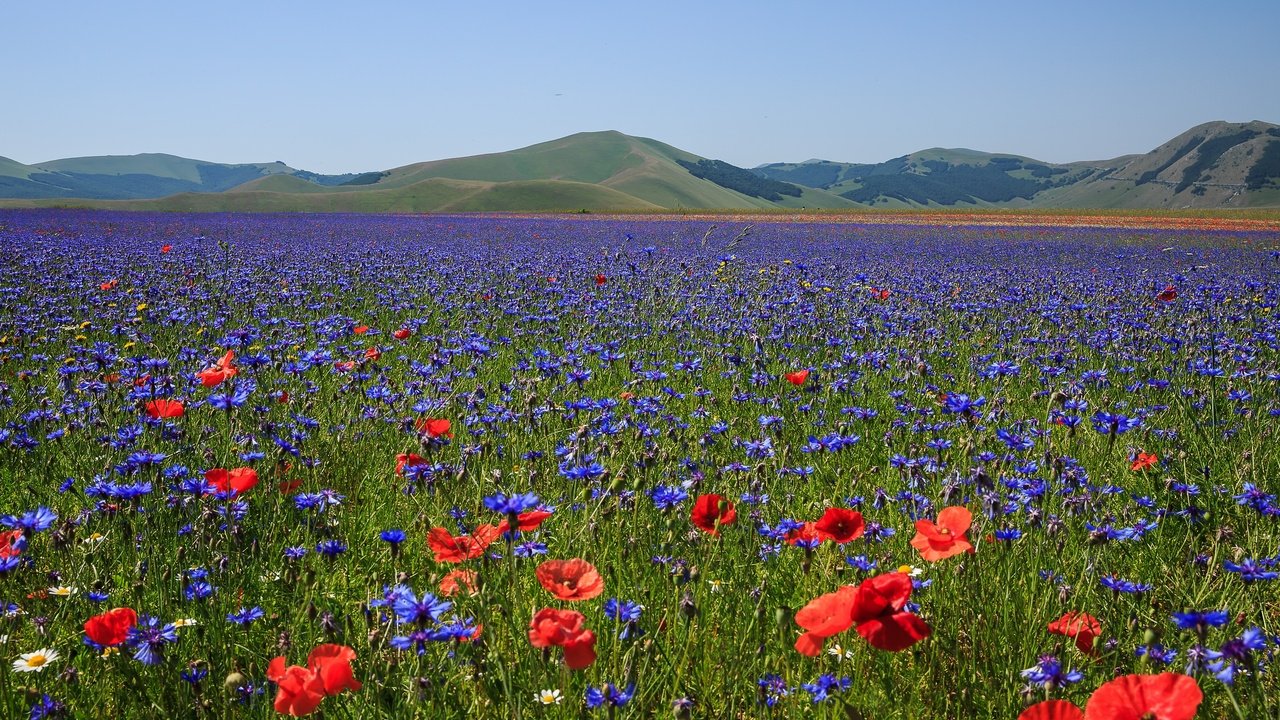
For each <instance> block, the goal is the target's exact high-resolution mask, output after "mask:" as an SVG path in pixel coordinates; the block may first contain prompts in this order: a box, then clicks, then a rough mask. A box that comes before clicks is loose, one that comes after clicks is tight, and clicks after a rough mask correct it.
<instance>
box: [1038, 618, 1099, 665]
mask: <svg viewBox="0 0 1280 720" xmlns="http://www.w3.org/2000/svg"><path fill="white" fill-rule="evenodd" d="M1049 632H1051V633H1053V634H1055V635H1066V636H1067V637H1069V638H1075V641H1076V647H1078V648H1080V652H1082V653H1084V654H1086V655H1096V654H1097V652H1096V651H1095V650H1094V649H1093V641H1094V638H1096V637H1098V636H1099V635H1101V634H1102V623H1100V622H1098V619H1097V618H1096V617H1094V616H1092V615H1090V614H1088V613H1082V612H1080V613H1078V612H1069V613H1066V614H1064V615H1063V616H1062V617H1060V618H1058V619H1057V620H1054V621H1053V622H1051V623H1049Z"/></svg>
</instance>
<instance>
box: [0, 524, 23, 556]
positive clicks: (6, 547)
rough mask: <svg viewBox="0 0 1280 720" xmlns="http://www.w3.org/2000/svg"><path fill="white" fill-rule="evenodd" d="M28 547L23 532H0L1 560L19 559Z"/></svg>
mask: <svg viewBox="0 0 1280 720" xmlns="http://www.w3.org/2000/svg"><path fill="white" fill-rule="evenodd" d="M26 547H27V539H26V536H25V535H24V534H23V532H22V531H21V530H8V531H6V532H0V560H8V559H9V558H15V557H18V556H19V555H21V554H22V551H23V550H25V549H26Z"/></svg>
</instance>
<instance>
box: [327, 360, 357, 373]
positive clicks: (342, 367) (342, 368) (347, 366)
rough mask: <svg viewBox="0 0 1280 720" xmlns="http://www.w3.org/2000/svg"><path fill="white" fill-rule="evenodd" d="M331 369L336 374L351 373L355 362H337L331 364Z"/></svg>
mask: <svg viewBox="0 0 1280 720" xmlns="http://www.w3.org/2000/svg"><path fill="white" fill-rule="evenodd" d="M333 367H334V369H335V370H337V371H338V372H351V371H352V370H354V369H355V367H356V361H355V360H339V361H338V362H336V363H334V364H333Z"/></svg>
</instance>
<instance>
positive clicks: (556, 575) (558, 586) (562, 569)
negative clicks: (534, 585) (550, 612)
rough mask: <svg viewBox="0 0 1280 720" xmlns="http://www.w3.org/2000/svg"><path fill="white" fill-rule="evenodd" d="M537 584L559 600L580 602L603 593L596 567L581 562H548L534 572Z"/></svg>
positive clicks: (602, 585)
mask: <svg viewBox="0 0 1280 720" xmlns="http://www.w3.org/2000/svg"><path fill="white" fill-rule="evenodd" d="M534 574H535V575H536V576H537V577H538V583H539V584H541V585H542V587H543V588H545V589H546V591H547V592H549V593H551V594H552V595H555V596H556V597H557V598H559V599H561V600H565V601H568V602H580V601H582V600H590V599H591V598H594V597H598V596H599V595H600V593H602V592H604V578H602V577H600V572H599V571H598V570H596V566H595V565H592V564H591V563H589V562H587V561H586V560H583V559H582V558H574V559H572V560H548V561H546V562H544V563H542V564H541V565H539V566H538V569H537V570H535V571H534Z"/></svg>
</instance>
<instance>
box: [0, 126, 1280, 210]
mask: <svg viewBox="0 0 1280 720" xmlns="http://www.w3.org/2000/svg"><path fill="white" fill-rule="evenodd" d="M0 198H10V200H6V201H2V202H3V205H5V206H31V205H38V206H53V205H56V206H75V207H106V208H120V209H146V210H181V211H235V210H244V211H282V212H284V211H302V212H469V211H489V212H497V211H576V210H592V211H607V210H614V211H644V210H658V209H783V208H810V209H851V208H859V207H862V208H866V207H876V208H904V207H1009V208H1042V207H1043V208H1153V209H1155V208H1212V207H1222V208H1246V207H1265V206H1280V127H1278V126H1276V125H1272V124H1269V123H1263V122H1256V121H1255V122H1250V123H1227V122H1211V123H1205V124H1204V125H1199V126H1197V127H1194V128H1192V129H1190V130H1188V131H1187V132H1185V133H1183V134H1182V135H1179V136H1178V137H1176V138H1173V139H1172V140H1170V141H1169V142H1167V143H1165V144H1163V145H1161V146H1160V147H1158V148H1156V149H1154V150H1152V151H1151V152H1148V153H1145V154H1140V155H1125V156H1122V157H1119V158H1114V159H1111V160H1103V161H1096V162H1092V161H1090V162H1075V163H1066V164H1054V163H1046V162H1041V161H1038V160H1035V159H1032V158H1028V157H1023V156H1020V155H1011V154H1000V153H987V152H980V151H976V150H967V149H943V148H932V149H929V150H922V151H920V152H915V153H912V154H910V155H904V156H902V157H898V158H894V159H892V160H888V161H886V162H882V163H844V162H832V161H828V160H808V161H805V162H802V163H773V164H769V165H762V166H760V167H757V168H753V169H750V170H747V169H743V168H739V167H735V166H733V165H730V164H729V163H726V162H723V161H720V160H714V159H709V158H703V157H700V156H698V155H694V154H693V153H690V152H687V151H684V150H681V149H679V148H675V147H672V146H670V145H667V144H665V143H661V142H658V141H657V140H652V139H649V138H642V137H634V136H630V135H624V134H623V133H620V132H615V131H604V132H586V133H578V134H576V135H570V136H568V137H564V138H560V139H558V140H552V141H550V142H544V143H539V144H537V145H531V146H529V147H525V148H520V149H517V150H511V151H508V152H500V153H490V154H485V155H474V156H470V157H462V158H451V159H446V160H434V161H430V162H421V163H414V164H412V165H405V166H403V167H398V168H392V169H390V170H384V171H378V172H367V173H359V174H355V173H352V174H347V175H320V174H317V173H311V172H307V171H305V170H297V169H294V168H291V167H289V166H288V165H285V164H284V163H280V162H274V163H252V164H240V165H225V164H219V163H211V162H205V161H200V160H189V159H186V158H180V157H177V156H173V155H156V154H147V155H130V156H104V157H89V158H70V159H66V160H54V161H51V162H46V163H38V164H36V165H23V164H21V163H18V162H15V161H13V160H9V159H7V158H0Z"/></svg>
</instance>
